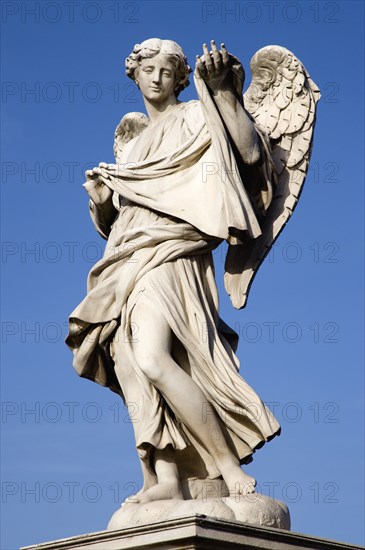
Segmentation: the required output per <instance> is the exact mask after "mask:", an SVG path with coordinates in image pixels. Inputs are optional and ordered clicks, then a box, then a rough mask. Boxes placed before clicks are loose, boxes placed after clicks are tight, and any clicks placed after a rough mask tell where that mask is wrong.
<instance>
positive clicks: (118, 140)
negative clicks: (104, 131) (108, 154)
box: [114, 113, 149, 164]
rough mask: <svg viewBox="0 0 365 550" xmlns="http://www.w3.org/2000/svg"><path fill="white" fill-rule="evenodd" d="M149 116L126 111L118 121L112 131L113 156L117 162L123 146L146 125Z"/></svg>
mask: <svg viewBox="0 0 365 550" xmlns="http://www.w3.org/2000/svg"><path fill="white" fill-rule="evenodd" d="M148 123H149V118H148V116H146V115H145V114H143V113H128V114H126V115H124V117H123V118H122V120H121V121H120V122H119V124H118V126H117V127H116V130H115V133H114V157H115V162H116V163H117V164H118V161H120V158H121V154H122V151H123V148H124V146H125V145H126V144H127V143H128V141H130V140H131V139H133V138H135V137H137V136H139V134H140V133H141V132H142V131H143V130H144V129H145V128H146V127H147V126H148Z"/></svg>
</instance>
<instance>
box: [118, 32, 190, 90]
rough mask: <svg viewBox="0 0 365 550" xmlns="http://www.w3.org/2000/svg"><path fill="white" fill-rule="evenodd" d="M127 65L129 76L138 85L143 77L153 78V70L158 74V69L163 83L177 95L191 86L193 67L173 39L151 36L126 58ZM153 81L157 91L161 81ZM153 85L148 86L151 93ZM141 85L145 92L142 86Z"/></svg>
mask: <svg viewBox="0 0 365 550" xmlns="http://www.w3.org/2000/svg"><path fill="white" fill-rule="evenodd" d="M125 66H126V74H127V76H129V78H131V79H132V80H134V81H135V82H136V84H137V85H138V86H140V84H142V79H143V78H150V79H152V80H153V75H152V72H153V70H155V71H156V74H157V69H158V71H159V72H160V73H161V77H162V78H164V79H165V80H164V83H163V85H164V86H166V89H167V90H169V89H170V88H171V91H172V93H174V95H175V96H176V97H178V95H179V93H180V92H181V91H182V90H183V89H184V88H186V87H187V86H189V74H190V73H191V68H190V67H189V65H188V61H187V59H186V56H185V54H184V52H183V50H182V48H181V47H180V46H179V44H177V43H176V42H173V40H161V39H160V38H149V39H148V40H145V41H144V42H142V43H141V44H136V45H135V46H134V48H133V51H132V53H131V54H130V55H129V56H128V57H127V59H126V60H125ZM156 67H157V68H156ZM141 71H142V72H143V73H144V74H143V75H141ZM146 74H151V77H147V76H146ZM153 82H154V84H153V86H155V88H156V90H155V91H156V93H157V91H158V87H159V83H157V84H156V82H155V80H153ZM153 86H152V88H151V86H148V88H151V93H152V91H153ZM140 87H141V91H142V93H143V89H142V86H140Z"/></svg>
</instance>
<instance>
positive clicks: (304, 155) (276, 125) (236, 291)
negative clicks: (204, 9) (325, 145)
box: [224, 46, 320, 309]
mask: <svg viewBox="0 0 365 550" xmlns="http://www.w3.org/2000/svg"><path fill="white" fill-rule="evenodd" d="M250 67H251V73H252V82H251V84H250V87H249V88H248V89H247V91H246V93H245V94H244V96H243V100H244V107H245V109H246V110H247V111H248V112H249V113H250V114H251V116H252V117H253V119H254V121H255V124H256V127H257V129H258V131H259V134H260V133H261V134H264V135H265V134H266V136H268V138H269V141H270V147H271V159H272V166H271V168H272V170H270V166H269V171H271V175H269V178H270V179H271V184H272V187H273V197H272V200H271V203H270V205H269V206H268V208H267V210H266V214H265V217H264V219H263V221H262V223H261V226H262V235H261V236H260V237H258V238H257V239H247V240H246V241H245V242H244V243H243V244H238V245H231V244H230V245H229V248H228V252H227V257H226V264H225V277H224V279H225V281H224V282H225V287H226V290H227V292H228V294H229V295H230V298H231V301H232V304H233V306H234V307H235V308H237V309H241V308H243V307H244V306H245V305H246V301H247V296H248V292H249V289H250V286H251V283H252V281H253V278H254V276H255V275H256V272H257V270H258V268H259V267H260V265H261V263H262V261H263V260H264V259H265V257H266V255H267V254H268V252H269V251H270V249H271V247H272V245H273V243H274V242H275V240H276V239H277V237H278V236H279V233H280V232H281V231H282V229H283V228H284V226H285V224H286V223H287V222H288V220H289V218H290V216H291V215H292V213H293V211H294V208H295V207H296V205H297V203H298V200H299V196H300V193H301V191H302V188H303V184H304V181H305V178H306V174H307V170H308V164H309V160H310V156H311V149H312V142H313V131H314V126H315V117H316V103H317V102H318V100H319V98H320V93H319V89H318V87H317V86H316V85H315V83H314V82H313V81H312V80H311V78H310V76H309V74H308V72H307V71H306V69H305V67H304V66H303V65H302V63H301V62H300V61H299V60H298V59H297V58H296V57H295V55H294V54H293V53H292V52H290V51H289V50H287V49H286V48H283V47H281V46H266V47H265V48H262V49H261V50H259V51H258V52H257V53H256V54H255V55H254V56H253V58H252V60H251V65H250ZM269 164H270V160H269Z"/></svg>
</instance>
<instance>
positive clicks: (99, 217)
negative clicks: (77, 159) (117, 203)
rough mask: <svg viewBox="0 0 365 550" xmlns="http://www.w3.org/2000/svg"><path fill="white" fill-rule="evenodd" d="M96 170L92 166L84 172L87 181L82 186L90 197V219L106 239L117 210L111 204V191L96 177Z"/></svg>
mask: <svg viewBox="0 0 365 550" xmlns="http://www.w3.org/2000/svg"><path fill="white" fill-rule="evenodd" d="M98 170H99V169H98V168H94V169H93V170H88V171H87V172H86V177H87V181H86V183H84V188H85V190H86V191H87V193H88V195H89V197H90V202H89V208H90V215H91V219H92V220H93V222H94V225H95V227H96V230H97V231H98V233H99V234H100V235H101V236H102V237H103V238H104V239H107V238H108V236H109V233H110V229H111V226H112V225H113V223H114V221H115V218H116V216H117V214H118V211H117V209H116V208H115V207H114V205H113V200H112V197H113V192H112V191H111V189H109V187H108V186H107V185H105V183H103V182H102V181H101V180H100V179H99V178H98Z"/></svg>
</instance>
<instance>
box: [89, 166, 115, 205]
mask: <svg viewBox="0 0 365 550" xmlns="http://www.w3.org/2000/svg"><path fill="white" fill-rule="evenodd" d="M107 166H108V165H107V164H105V163H104V162H101V163H100V164H99V167H97V168H93V169H92V170H86V172H85V175H86V183H84V185H83V187H84V188H85V190H86V191H87V193H88V195H89V197H90V199H91V200H92V201H93V202H94V203H95V205H96V206H102V205H104V204H106V203H108V202H109V201H110V199H111V197H112V194H113V191H112V190H111V189H109V187H108V186H107V185H105V183H104V182H103V180H102V179H101V178H100V176H103V177H104V178H105V177H108V176H107V174H106V172H105V170H104V168H106V167H107Z"/></svg>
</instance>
